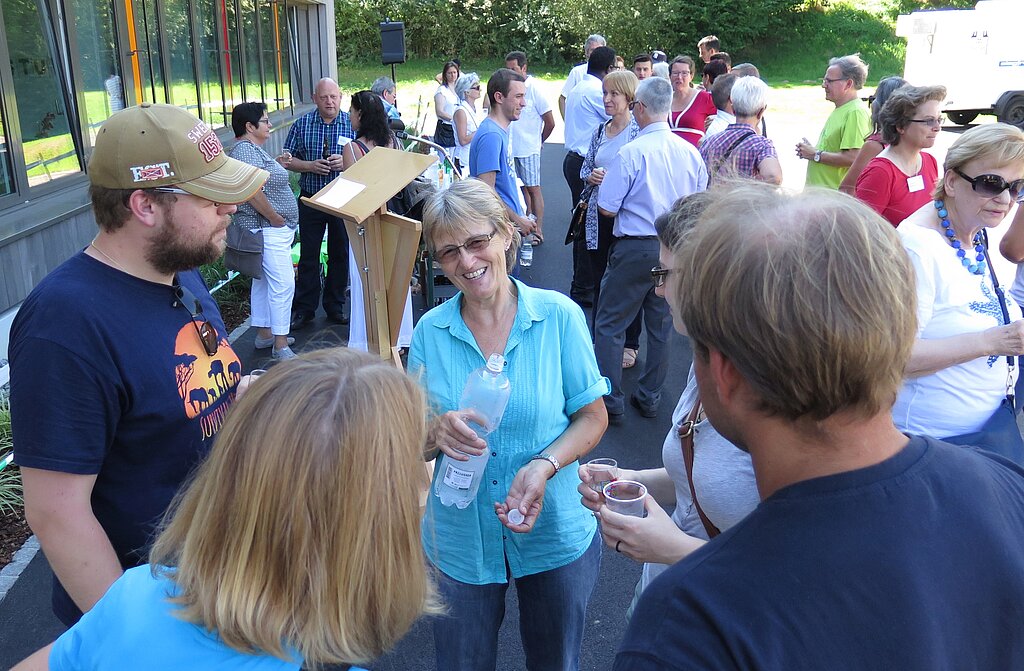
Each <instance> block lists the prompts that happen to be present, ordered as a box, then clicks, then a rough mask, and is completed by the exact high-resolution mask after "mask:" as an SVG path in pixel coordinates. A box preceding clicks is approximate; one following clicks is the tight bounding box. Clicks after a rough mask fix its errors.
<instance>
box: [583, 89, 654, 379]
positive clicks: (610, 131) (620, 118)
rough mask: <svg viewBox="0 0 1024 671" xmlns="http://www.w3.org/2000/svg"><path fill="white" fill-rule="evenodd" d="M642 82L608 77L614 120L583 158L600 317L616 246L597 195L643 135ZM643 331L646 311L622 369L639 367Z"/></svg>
mask: <svg viewBox="0 0 1024 671" xmlns="http://www.w3.org/2000/svg"><path fill="white" fill-rule="evenodd" d="M639 83H640V80H638V79H637V78H636V75H634V74H633V73H632V72H628V71H624V72H612V73H610V74H607V75H605V78H604V80H602V82H601V88H602V90H603V93H604V113H605V114H607V115H608V116H610V117H611V118H610V119H609V120H608V121H606V122H605V123H603V124H601V125H600V126H598V127H597V129H595V130H594V134H593V136H591V138H590V149H589V150H588V151H587V155H586V157H584V159H583V167H582V168H581V169H580V178H582V179H583V182H584V184H586V186H584V187H583V193H582V195H581V196H580V199H581V200H586V201H587V202H588V203H590V204H592V205H590V206H588V207H587V217H586V239H587V251H588V252H589V253H590V268H591V270H592V271H593V273H594V309H593V310H592V311H591V314H592V315H596V314H597V303H598V301H599V300H600V299H601V278H602V277H603V276H604V271H605V268H607V267H608V250H609V249H610V248H611V245H612V225H613V224H614V223H615V219H614V218H613V217H605V216H602V215H601V214H599V213H598V211H597V194H598V191H599V190H600V189H601V182H602V181H604V175H605V172H606V171H607V170H608V166H609V165H611V163H612V161H613V160H614V159H615V157H616V156H618V155H619V150H620V149H622V147H623V146H624V145H625V144H626V143H627V142H630V141H631V140H633V139H634V138H636V136H637V135H639V134H640V126H638V125H637V123H636V119H634V118H633V113H632V112H631V111H630V105H631V104H632V103H633V101H634V100H636V87H637V85H638V84H639ZM642 328H643V312H642V311H641V312H640V313H639V314H637V316H636V319H634V320H633V323H632V324H630V325H629V328H628V329H626V342H625V347H624V348H623V351H622V367H623V368H632V367H633V366H635V365H636V356H637V352H639V351H640V331H641V329H642Z"/></svg>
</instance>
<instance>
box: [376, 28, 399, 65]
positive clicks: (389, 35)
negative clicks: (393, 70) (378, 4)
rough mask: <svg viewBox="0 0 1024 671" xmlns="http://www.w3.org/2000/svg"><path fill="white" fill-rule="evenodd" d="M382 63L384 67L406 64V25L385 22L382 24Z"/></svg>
mask: <svg viewBox="0 0 1024 671" xmlns="http://www.w3.org/2000/svg"><path fill="white" fill-rule="evenodd" d="M380 62H381V63H382V64H384V65H391V64H392V63H404V62H405V23H404V22H402V21H383V22H382V23H381V24H380Z"/></svg>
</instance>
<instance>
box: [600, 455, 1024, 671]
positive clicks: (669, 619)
mask: <svg viewBox="0 0 1024 671" xmlns="http://www.w3.org/2000/svg"><path fill="white" fill-rule="evenodd" d="M823 449H826V448H823ZM1022 622H1024V470H1022V469H1021V468H1020V467H1018V466H1016V465H1014V464H1012V463H1011V462H1009V461H1007V460H1004V459H1003V458H1002V457H998V456H996V455H993V454H990V453H987V452H983V451H980V450H976V449H974V448H963V447H955V446H952V445H949V444H947V443H942V442H939V441H935V440H932V439H926V438H912V439H911V441H910V443H909V444H908V445H907V446H906V447H905V448H904V449H903V450H902V451H901V452H900V453H899V454H897V455H895V456H894V457H892V458H891V459H888V460H886V461H884V462H882V463H880V464H877V465H875V466H871V467H869V468H864V469H860V470H856V471H852V472H849V473H841V474H837V475H832V476H827V477H822V478H816V479H813V480H809V481H805V482H801V483H798V484H795V485H791V486H789V487H786V488H784V489H782V490H780V491H778V492H776V493H775V494H774V495H772V496H771V497H769V498H768V499H766V500H765V501H763V502H762V503H761V504H760V505H759V506H758V507H757V508H756V509H755V510H754V512H752V513H751V514H750V515H749V516H748V517H747V518H746V519H744V520H743V521H742V522H740V523H739V524H737V525H736V526H734V527H732V528H731V529H729V530H728V531H726V532H724V533H722V535H721V536H719V537H718V538H716V539H715V540H714V541H712V542H710V543H709V544H708V545H706V546H704V547H703V548H701V549H700V550H698V551H697V552H695V553H693V554H692V555H690V556H689V557H687V558H686V559H684V560H682V561H681V562H679V563H678V564H676V565H675V566H673V567H672V568H670V569H668V570H667V571H666V572H665V573H664V574H662V575H661V576H660V577H659V578H658V579H657V580H655V581H654V583H652V585H651V586H650V587H649V588H648V589H647V590H646V591H645V592H644V594H643V597H642V598H641V600H640V603H639V605H638V606H637V609H636V611H635V613H634V614H633V619H632V621H631V622H630V625H629V629H628V631H627V633H626V637H625V640H624V641H623V643H622V645H621V648H620V651H619V654H618V656H617V657H616V660H615V666H614V670H615V671H637V670H640V669H643V670H653V669H659V670H680V669H716V670H720V669H764V670H769V669H770V670H772V671H777V670H780V669H786V670H791V669H815V670H817V669H829V670H830V671H831V670H835V669H857V670H864V669H879V670H882V669H884V670H886V671H889V670H893V669H899V670H900V671H913V670H916V669H920V670H921V671H925V670H927V671H936V670H942V669H950V670H953V669H977V670H979V671H981V670H991V669H1008V668H1017V667H1019V666H1020V665H1021V664H1022V660H1024V626H1022V624H1021V623H1022Z"/></svg>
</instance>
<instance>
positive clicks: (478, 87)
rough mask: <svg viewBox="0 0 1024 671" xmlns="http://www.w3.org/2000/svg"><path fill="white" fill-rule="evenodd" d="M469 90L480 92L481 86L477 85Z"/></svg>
mask: <svg viewBox="0 0 1024 671" xmlns="http://www.w3.org/2000/svg"><path fill="white" fill-rule="evenodd" d="M469 90H470V91H479V90H480V85H479V84H477V85H476V86H470V87H469Z"/></svg>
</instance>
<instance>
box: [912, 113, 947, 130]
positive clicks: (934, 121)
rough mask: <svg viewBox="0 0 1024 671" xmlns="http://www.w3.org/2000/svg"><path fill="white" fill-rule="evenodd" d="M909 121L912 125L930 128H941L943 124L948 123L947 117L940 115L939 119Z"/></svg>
mask: <svg viewBox="0 0 1024 671" xmlns="http://www.w3.org/2000/svg"><path fill="white" fill-rule="evenodd" d="M908 121H910V123H923V124H924V125H926V126H928V127H929V128H935V127H936V126H938V127H939V128H941V127H942V124H944V123H946V115H945V114H940V115H939V116H937V117H933V116H930V117H925V118H924V119H908Z"/></svg>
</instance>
